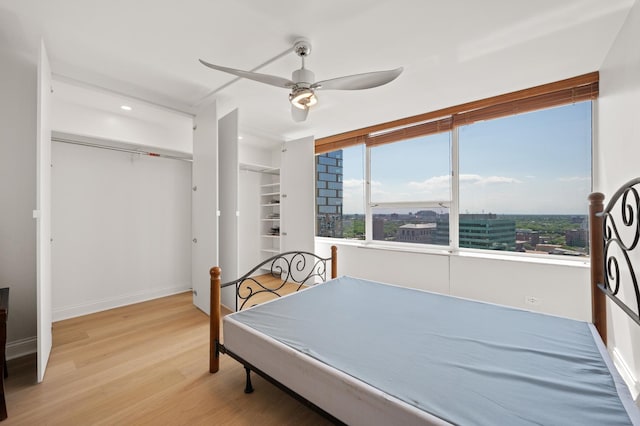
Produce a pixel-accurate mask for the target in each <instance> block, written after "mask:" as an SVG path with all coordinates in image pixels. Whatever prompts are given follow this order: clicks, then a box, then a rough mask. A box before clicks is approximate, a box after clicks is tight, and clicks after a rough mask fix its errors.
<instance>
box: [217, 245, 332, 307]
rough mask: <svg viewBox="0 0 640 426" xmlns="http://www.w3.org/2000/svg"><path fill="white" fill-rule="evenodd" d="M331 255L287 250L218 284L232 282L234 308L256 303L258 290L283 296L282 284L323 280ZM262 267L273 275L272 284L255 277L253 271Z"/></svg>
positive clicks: (230, 284)
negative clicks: (234, 294)
mask: <svg viewBox="0 0 640 426" xmlns="http://www.w3.org/2000/svg"><path fill="white" fill-rule="evenodd" d="M329 261H331V258H330V257H329V258H323V257H319V256H318V255H316V254H314V253H309V252H306V251H289V252H285V253H280V254H278V255H276V256H273V257H271V258H269V259H267V260H265V261H263V262H262V263H260V264H259V265H257V266H256V267H254V268H253V269H252V270H251V271H249V272H247V273H246V274H244V275H243V276H242V277H240V278H238V279H237V280H234V281H230V282H227V283H224V284H222V285H221V286H220V287H221V288H224V287H228V286H232V285H235V287H236V296H237V297H236V311H241V310H242V309H244V308H245V307H250V306H254V305H256V303H254V302H253V301H255V300H256V299H255V297H256V296H257V295H259V294H270V295H272V296H274V297H281V296H283V294H282V290H283V289H284V288H285V286H289V287H291V285H293V286H294V289H295V291H298V290H300V289H301V288H302V287H305V286H309V285H314V284H316V283H317V282H324V281H326V280H327V262H329ZM259 270H265V271H266V272H265V273H266V274H268V275H270V276H272V277H273V278H276V279H277V281H276V284H275V285H274V284H270V285H268V286H267V285H265V284H263V283H262V282H260V280H259V279H258V278H256V277H254V275H255V273H256V272H257V271H259Z"/></svg>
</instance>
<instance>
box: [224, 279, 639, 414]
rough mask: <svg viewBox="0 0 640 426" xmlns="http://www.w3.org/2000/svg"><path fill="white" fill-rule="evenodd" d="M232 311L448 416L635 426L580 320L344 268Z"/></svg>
mask: <svg viewBox="0 0 640 426" xmlns="http://www.w3.org/2000/svg"><path fill="white" fill-rule="evenodd" d="M232 317H233V318H234V319H235V320H236V321H239V322H241V323H243V324H245V325H247V326H249V327H251V328H253V329H255V330H256V331H258V332H260V333H263V334H265V335H267V336H270V337H271V338H273V339H276V340H278V341H279V342H281V343H284V344H285V345H288V346H289V347H291V348H293V349H295V350H297V351H300V352H302V353H305V354H307V355H309V356H311V357H313V358H315V359H316V360H318V361H320V362H322V363H325V364H327V365H330V366H332V367H333V368H335V369H338V370H340V371H342V372H344V373H346V374H348V375H351V376H353V377H355V378H357V379H359V380H361V381H363V382H365V383H367V384H369V385H370V386H373V387H375V388H377V389H379V390H382V391H383V392H385V393H387V394H389V395H392V396H394V397H396V398H398V399H400V400H402V401H404V402H406V403H408V404H410V405H413V406H415V407H417V408H419V409H421V410H424V411H426V412H428V413H430V414H432V415H434V416H436V417H439V418H441V419H443V420H446V421H448V422H451V423H454V424H462V425H470V424H481V425H532V424H539V425H553V424H562V425H580V426H584V425H609V426H613V425H630V424H631V425H632V424H640V413H639V412H638V409H637V407H635V405H633V401H632V400H631V397H630V395H629V392H628V389H626V388H625V386H624V384H623V382H622V381H621V379H620V377H619V375H618V374H617V372H616V371H615V369H614V367H613V365H612V363H611V360H610V359H609V357H608V354H607V353H606V350H605V349H604V346H603V345H602V342H601V340H600V339H599V337H598V336H597V335H595V334H594V328H593V327H592V326H591V325H590V324H588V323H585V322H580V321H574V320H569V319H564V318H559V317H554V316H549V315H543V314H538V313H533V312H529V311H524V310H519V309H513V308H508V307H504V306H497V305H493V304H488V303H482V302H475V301H470V300H465V299H459V298H455V297H450V296H444V295H439V294H434V293H428V292H424V291H419V290H413V289H407V288H402V287H396V286H390V285H386V284H381V283H376V282H372V281H366V280H361V279H355V278H350V277H342V278H338V279H336V280H332V281H329V282H327V283H325V284H321V285H317V286H314V287H312V288H310V289H308V290H304V291H300V292H298V293H296V294H294V295H290V296H287V297H284V298H282V299H278V300H276V301H273V302H269V303H265V304H262V305H259V306H256V307H254V308H251V309H248V310H245V311H242V312H237V313H235V314H232Z"/></svg>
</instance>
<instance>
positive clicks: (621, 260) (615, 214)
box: [599, 178, 640, 324]
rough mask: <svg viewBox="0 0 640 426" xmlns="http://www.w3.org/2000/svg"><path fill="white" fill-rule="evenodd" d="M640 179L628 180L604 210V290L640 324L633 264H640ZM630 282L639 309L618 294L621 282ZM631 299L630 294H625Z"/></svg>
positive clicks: (639, 292) (639, 293)
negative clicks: (639, 245) (637, 248)
mask: <svg viewBox="0 0 640 426" xmlns="http://www.w3.org/2000/svg"><path fill="white" fill-rule="evenodd" d="M638 187H640V178H639V179H634V180H632V181H630V182H628V183H627V184H626V185H625V186H623V187H622V188H620V189H619V190H618V191H617V192H616V193H615V194H614V195H613V197H612V198H611V200H610V201H609V203H608V204H607V206H606V208H605V209H604V211H603V212H602V217H603V227H604V229H603V236H604V266H605V274H604V283H603V284H602V285H599V287H600V288H601V290H602V291H604V293H605V294H607V296H609V297H610V298H611V300H613V301H614V302H615V303H616V304H617V305H618V306H620V307H621V308H622V309H623V310H624V311H625V312H626V313H627V314H628V315H629V316H630V317H631V318H632V319H633V320H634V321H636V322H637V323H638V324H640V289H639V287H638V279H637V273H636V269H635V268H634V264H640V250H638V251H635V249H636V247H638V241H639V240H640V195H639V193H638ZM627 282H630V283H631V285H632V286H633V287H632V289H633V291H634V294H635V299H636V311H635V312H634V310H633V309H632V308H630V307H629V305H627V304H626V303H625V302H624V301H623V300H622V299H621V298H620V297H619V296H620V291H621V284H625V285H627V284H626V283H627ZM625 296H626V297H625V298H628V297H629V296H628V295H625Z"/></svg>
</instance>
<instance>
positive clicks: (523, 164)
mask: <svg viewBox="0 0 640 426" xmlns="http://www.w3.org/2000/svg"><path fill="white" fill-rule="evenodd" d="M459 134H460V182H461V184H460V211H461V212H462V213H465V212H468V213H482V212H486V213H489V212H491V213H503V214H586V209H587V196H588V194H589V192H590V191H591V103H590V102H580V103H577V104H573V105H566V106H562V107H556V108H551V109H546V110H541V111H535V112H532V113H526V114H519V115H516V116H510V117H506V118H501V119H496V120H490V121H485V122H479V123H474V124H471V125H468V126H463V127H460V133H459ZM449 139H450V136H449V134H448V133H443V134H438V135H431V136H427V137H423V138H416V139H413V140H410V141H405V142H400V143H396V144H388V145H383V146H379V147H375V148H373V149H372V153H371V157H372V160H371V163H372V166H371V167H372V172H371V181H372V201H373V202H392V201H434V200H448V199H449V198H450V195H449V194H450V184H449V176H450V166H449V164H450V140H449ZM343 155H344V176H343V180H344V212H345V213H363V211H364V208H363V205H364V203H363V189H362V188H363V185H362V179H363V166H364V159H363V157H364V147H362V146H360V147H352V148H348V149H345V150H344V153H343Z"/></svg>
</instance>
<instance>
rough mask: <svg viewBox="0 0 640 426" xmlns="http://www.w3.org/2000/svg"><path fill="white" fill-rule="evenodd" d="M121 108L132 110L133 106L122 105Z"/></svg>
mask: <svg viewBox="0 0 640 426" xmlns="http://www.w3.org/2000/svg"><path fill="white" fill-rule="evenodd" d="M120 109H123V110H125V111H131V110H132V109H133V108H131V107H130V106H129V105H120Z"/></svg>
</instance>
